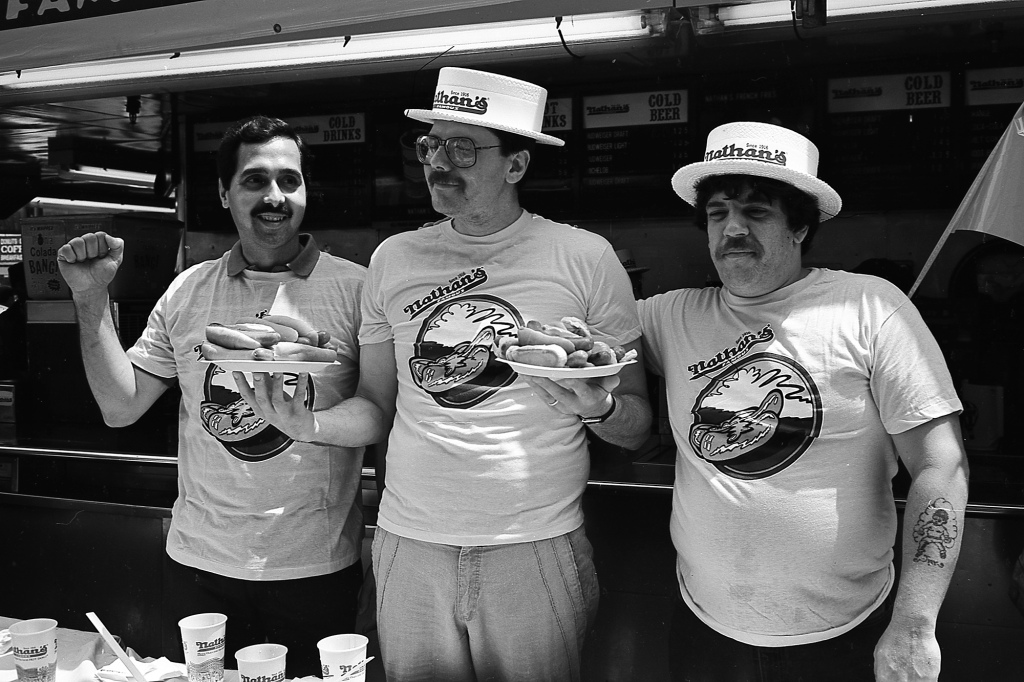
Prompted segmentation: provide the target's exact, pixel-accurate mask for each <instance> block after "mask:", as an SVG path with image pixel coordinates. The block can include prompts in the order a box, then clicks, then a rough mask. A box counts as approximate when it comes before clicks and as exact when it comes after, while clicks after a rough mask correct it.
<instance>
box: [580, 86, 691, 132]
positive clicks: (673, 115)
mask: <svg viewBox="0 0 1024 682" xmlns="http://www.w3.org/2000/svg"><path fill="white" fill-rule="evenodd" d="M687 105H688V98H687V91H686V90H664V91H661V90H659V91H657V92H632V93H627V94H621V95H600V96H594V97H585V98H584V99H583V127H584V128H587V129H593V128H623V127H628V126H645V125H659V124H664V123H686V121H687V118H688V108H687Z"/></svg>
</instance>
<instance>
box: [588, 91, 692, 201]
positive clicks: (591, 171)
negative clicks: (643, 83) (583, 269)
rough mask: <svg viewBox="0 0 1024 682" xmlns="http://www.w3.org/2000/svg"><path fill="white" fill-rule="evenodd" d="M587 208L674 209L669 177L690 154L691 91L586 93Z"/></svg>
mask: <svg viewBox="0 0 1024 682" xmlns="http://www.w3.org/2000/svg"><path fill="white" fill-rule="evenodd" d="M582 113H583V127H584V129H585V135H584V137H585V140H584V149H583V151H584V156H583V158H582V163H581V167H582V174H583V177H582V186H581V193H582V197H581V198H582V201H581V206H580V212H581V213H589V212H593V213H595V214H600V215H602V216H611V215H617V214H619V213H622V214H624V215H633V216H635V215H637V204H638V203H642V204H643V206H644V209H645V210H647V211H650V210H652V209H658V208H659V207H661V208H666V209H668V210H671V207H673V206H675V204H676V202H677V201H678V199H677V197H676V196H675V194H674V193H673V192H672V189H671V186H670V184H669V178H670V176H671V175H672V173H673V172H674V171H675V170H676V169H677V168H679V166H681V165H683V164H684V163H686V162H687V160H688V157H689V145H690V135H689V127H688V125H687V124H688V121H689V97H688V92H687V91H686V90H657V91H651V92H634V93H623V94H616V95H600V96H593V97H585V98H583V112H582Z"/></svg>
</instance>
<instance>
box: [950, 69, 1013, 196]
mask: <svg viewBox="0 0 1024 682" xmlns="http://www.w3.org/2000/svg"><path fill="white" fill-rule="evenodd" d="M964 93H965V97H966V100H967V123H966V125H965V126H964V131H965V135H966V138H967V140H966V141H967V168H966V171H967V173H968V175H969V177H971V178H973V177H974V176H975V175H977V173H978V171H979V170H981V167H982V166H983V165H984V164H985V161H986V160H987V159H988V157H989V154H991V153H992V150H993V149H994V148H995V146H996V143H997V142H998V141H999V138H1000V137H1002V135H1003V133H1004V132H1005V131H1006V127H1007V126H1009V125H1010V122H1011V121H1012V120H1013V117H1014V114H1016V113H1017V109H1018V107H1020V105H1021V102H1024V67H1007V68H998V69H974V70H971V71H967V73H965V74H964Z"/></svg>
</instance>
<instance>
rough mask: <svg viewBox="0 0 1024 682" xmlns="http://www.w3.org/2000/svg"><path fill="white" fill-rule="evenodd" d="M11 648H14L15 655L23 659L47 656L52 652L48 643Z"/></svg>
mask: <svg viewBox="0 0 1024 682" xmlns="http://www.w3.org/2000/svg"><path fill="white" fill-rule="evenodd" d="M11 648H12V649H13V650H14V657H15V658H19V659H21V660H22V661H27V660H29V659H32V658H46V657H47V655H49V653H50V647H49V646H47V645H46V644H40V645H39V646H15V647H11Z"/></svg>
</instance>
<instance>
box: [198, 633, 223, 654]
mask: <svg viewBox="0 0 1024 682" xmlns="http://www.w3.org/2000/svg"><path fill="white" fill-rule="evenodd" d="M223 648H224V638H223V637H218V638H217V639H214V640H212V641H209V642H196V651H197V652H198V653H199V654H200V655H202V654H212V653H216V652H218V651H220V650H221V649H223Z"/></svg>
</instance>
